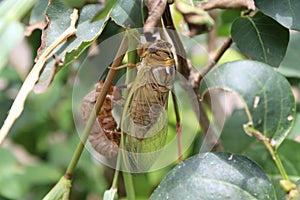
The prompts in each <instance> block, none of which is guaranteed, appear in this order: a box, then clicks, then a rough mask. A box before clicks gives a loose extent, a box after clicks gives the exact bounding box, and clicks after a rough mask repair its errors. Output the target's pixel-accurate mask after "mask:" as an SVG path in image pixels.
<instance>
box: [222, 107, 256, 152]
mask: <svg viewBox="0 0 300 200" xmlns="http://www.w3.org/2000/svg"><path fill="white" fill-rule="evenodd" d="M247 120H248V119H247V115H246V113H245V110H243V109H239V110H235V111H233V113H232V115H231V116H230V118H229V119H228V120H227V121H226V123H225V125H224V127H223V129H222V133H221V141H222V146H223V147H224V149H225V150H226V151H227V152H232V153H242V152H243V151H244V150H245V149H246V148H247V147H249V146H250V145H251V144H252V143H253V142H254V141H255V138H254V137H249V136H248V135H246V134H244V130H243V126H242V124H245V123H247ZM237 141H238V142H237Z"/></svg>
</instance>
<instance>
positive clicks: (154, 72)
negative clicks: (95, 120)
mask: <svg viewBox="0 0 300 200" xmlns="http://www.w3.org/2000/svg"><path fill="white" fill-rule="evenodd" d="M171 47H172V46H171V44H170V43H168V42H166V41H163V40H157V41H156V42H154V43H150V42H147V43H146V44H144V45H142V46H140V48H138V55H139V56H140V58H141V61H140V63H138V64H137V75H136V78H135V80H134V82H133V83H132V85H131V87H130V91H129V93H128V97H127V98H126V102H125V105H124V110H123V114H122V122H121V129H122V132H123V133H124V138H125V140H124V141H125V142H124V147H123V148H124V149H125V150H126V153H125V155H123V157H124V160H125V165H126V166H127V168H129V169H130V170H137V171H146V170H148V169H149V168H150V167H151V166H152V164H153V162H154V161H155V160H156V157H157V156H158V154H157V152H158V151H159V150H160V149H161V148H162V147H164V145H165V143H166V138H167V131H168V130H167V128H168V120H167V108H168V96H169V92H170V90H172V87H173V84H174V80H175V77H176V69H175V60H174V56H173V53H172V51H171Z"/></svg>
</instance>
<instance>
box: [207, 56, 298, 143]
mask: <svg viewBox="0 0 300 200" xmlns="http://www.w3.org/2000/svg"><path fill="white" fill-rule="evenodd" d="M204 81H205V82H204V83H205V84H206V87H207V88H209V89H210V88H219V89H225V90H229V91H234V92H236V93H237V94H238V95H239V96H240V98H242V100H243V102H244V104H245V109H246V113H247V117H248V120H249V122H248V125H252V126H253V128H254V129H256V130H258V131H260V132H261V133H263V134H264V135H265V136H266V137H268V138H269V139H270V141H271V143H272V145H274V147H276V148H278V147H279V145H280V144H281V143H282V141H283V140H284V139H285V137H286V136H287V134H288V132H289V131H290V129H291V127H292V125H293V122H294V119H295V100H294V96H293V93H292V91H291V86H290V84H289V83H288V81H287V80H286V79H285V78H284V77H283V76H282V75H280V74H279V73H278V72H277V71H276V70H275V69H274V68H272V67H270V66H268V65H267V64H264V63H260V62H257V61H247V60H242V61H236V62H232V63H225V64H223V65H221V66H219V67H218V68H216V69H215V70H213V71H211V72H210V73H208V74H207V76H206V77H205V80H204ZM206 87H205V85H204V84H203V85H202V92H204V91H206V90H207V88H206Z"/></svg>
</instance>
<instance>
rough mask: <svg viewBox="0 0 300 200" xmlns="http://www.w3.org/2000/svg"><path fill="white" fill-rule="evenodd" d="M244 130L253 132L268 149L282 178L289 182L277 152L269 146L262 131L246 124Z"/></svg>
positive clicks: (267, 139)
mask: <svg viewBox="0 0 300 200" xmlns="http://www.w3.org/2000/svg"><path fill="white" fill-rule="evenodd" d="M244 129H245V131H247V132H249V133H250V134H253V135H254V136H255V137H256V138H257V139H258V140H259V141H261V142H262V143H263V144H264V145H265V147H266V148H267V150H268V151H269V153H270V154H271V157H272V159H273V160H274V162H275V164H276V166H277V168H278V170H279V172H280V174H281V176H282V178H283V180H286V181H288V182H290V180H289V177H288V175H287V173H286V171H285V169H284V166H283V164H282V162H281V160H280V158H279V156H278V154H277V151H276V150H275V149H274V148H273V147H272V146H271V144H270V142H269V141H270V139H269V138H267V137H266V136H264V135H263V133H261V132H260V131H258V130H256V129H255V128H253V127H252V126H247V127H244Z"/></svg>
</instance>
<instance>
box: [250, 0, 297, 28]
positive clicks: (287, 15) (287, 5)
mask: <svg viewBox="0 0 300 200" xmlns="http://www.w3.org/2000/svg"><path fill="white" fill-rule="evenodd" d="M255 5H256V6H257V7H258V8H259V9H260V10H261V11H262V12H264V13H265V14H267V15H269V16H271V17H272V18H274V19H275V20H277V21H278V22H279V23H281V24H282V25H284V26H285V27H287V28H291V29H295V30H300V12H299V10H300V1H298V0H287V1H282V0H268V1H265V0H256V1H255Z"/></svg>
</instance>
